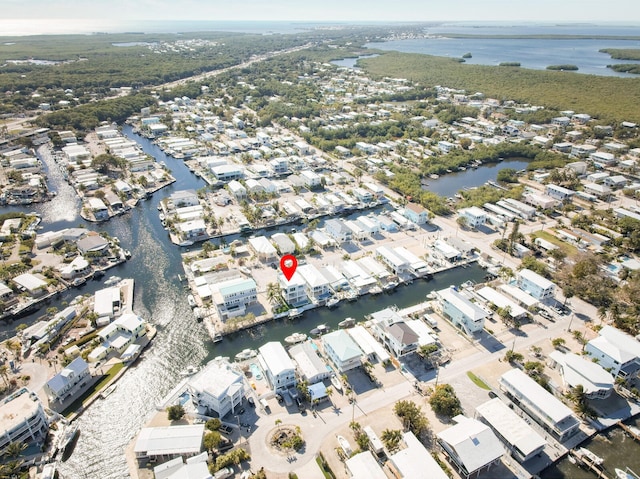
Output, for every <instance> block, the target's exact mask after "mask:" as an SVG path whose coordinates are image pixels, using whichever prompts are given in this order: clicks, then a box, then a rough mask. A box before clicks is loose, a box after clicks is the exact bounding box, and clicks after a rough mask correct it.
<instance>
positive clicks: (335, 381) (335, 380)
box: [331, 374, 342, 391]
mask: <svg viewBox="0 0 640 479" xmlns="http://www.w3.org/2000/svg"><path fill="white" fill-rule="evenodd" d="M331 385H332V386H333V389H335V390H336V391H342V381H340V378H339V377H338V376H336V375H335V374H334V375H332V376H331Z"/></svg>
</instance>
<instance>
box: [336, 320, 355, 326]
mask: <svg viewBox="0 0 640 479" xmlns="http://www.w3.org/2000/svg"><path fill="white" fill-rule="evenodd" d="M355 324H356V320H355V318H346V319H344V320H342V321H340V322H339V323H338V326H339V327H341V328H350V327H351V326H354V325H355Z"/></svg>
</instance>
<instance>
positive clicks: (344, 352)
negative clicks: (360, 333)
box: [322, 329, 362, 373]
mask: <svg viewBox="0 0 640 479" xmlns="http://www.w3.org/2000/svg"><path fill="white" fill-rule="evenodd" d="M322 344H323V346H324V350H325V353H326V354H327V356H328V357H329V359H330V360H331V362H332V363H333V364H334V365H335V366H336V368H337V369H338V371H339V372H340V373H343V372H345V371H348V370H349V369H353V368H356V367H358V366H360V364H361V358H362V351H361V350H360V348H359V347H358V345H357V344H356V343H355V342H354V341H353V339H351V336H349V335H348V334H347V333H346V331H344V330H342V329H339V330H338V331H333V332H331V333H329V334H325V335H323V336H322Z"/></svg>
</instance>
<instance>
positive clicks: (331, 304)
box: [327, 298, 340, 308]
mask: <svg viewBox="0 0 640 479" xmlns="http://www.w3.org/2000/svg"><path fill="white" fill-rule="evenodd" d="M338 303H340V298H331V299H329V300H328V301H327V308H335V307H336V306H338Z"/></svg>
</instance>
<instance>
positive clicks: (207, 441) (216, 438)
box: [203, 431, 222, 451]
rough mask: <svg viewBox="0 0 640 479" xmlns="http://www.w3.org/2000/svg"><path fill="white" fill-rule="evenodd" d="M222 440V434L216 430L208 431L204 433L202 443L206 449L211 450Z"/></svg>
mask: <svg viewBox="0 0 640 479" xmlns="http://www.w3.org/2000/svg"><path fill="white" fill-rule="evenodd" d="M221 442H222V436H221V435H220V433H219V432H218V431H209V432H208V433H206V434H205V435H204V439H203V445H204V448H205V449H206V450H207V451H213V450H214V449H216V448H217V447H218V446H219V445H220V443H221Z"/></svg>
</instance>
